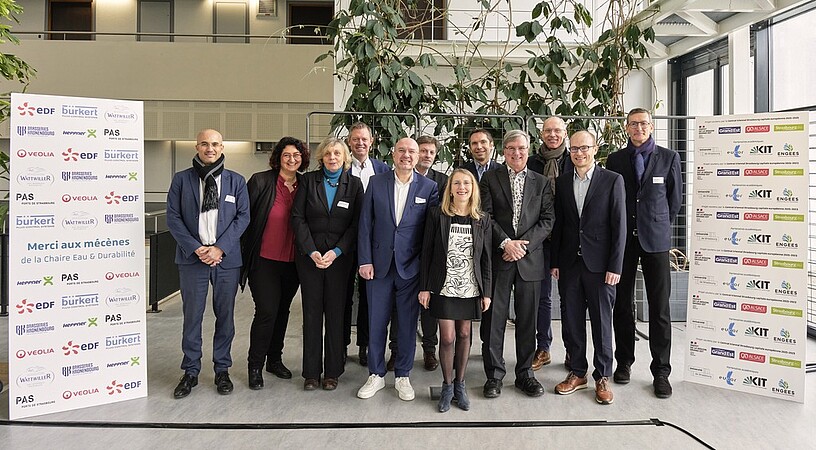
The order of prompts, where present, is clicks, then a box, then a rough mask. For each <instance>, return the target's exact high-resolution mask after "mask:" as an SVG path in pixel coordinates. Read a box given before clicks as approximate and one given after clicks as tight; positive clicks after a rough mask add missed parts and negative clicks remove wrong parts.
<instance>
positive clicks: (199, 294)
mask: <svg viewBox="0 0 816 450" xmlns="http://www.w3.org/2000/svg"><path fill="white" fill-rule="evenodd" d="M196 151H197V154H196V156H195V157H194V158H193V167H191V168H189V169H187V170H183V171H181V172H178V173H176V174H175V176H173V181H172V183H171V184H170V190H169V191H168V192H167V227H168V228H169V229H170V233H171V234H172V235H173V238H175V240H176V264H177V265H178V269H179V279H180V282H181V302H182V313H183V316H184V328H183V333H182V339H181V349H182V351H183V353H184V358H183V359H182V362H181V369H182V370H184V376H182V377H181V381H179V384H178V386H176V389H175V390H174V391H173V396H174V397H175V398H183V397H186V396H188V395H190V391H191V390H192V388H193V387H195V386H196V385H197V384H198V374H199V372H200V371H201V322H202V320H203V317H204V309H205V308H206V306H207V290H208V288H209V285H210V284H212V286H213V312H214V314H215V336H214V337H213V364H214V369H215V385H216V389H217V390H218V393H219V394H229V393H230V392H232V389H233V385H232V381H231V380H230V378H229V372H228V371H229V368H230V367H231V366H232V356H231V355H230V349H231V347H232V339H233V337H234V336H235V325H234V323H233V311H234V309H235V294H236V293H237V292H238V279H239V277H240V270H241V244H240V238H241V234H243V232H244V230H245V229H246V227H247V225H249V196H248V195H247V188H246V181H245V180H244V177H242V176H241V175H238V174H237V173H235V172H233V171H231V170H226V169H224V154H223V151H224V144H223V138H222V137H221V133H219V132H217V131H215V130H209V129H207V130H202V131H201V132H199V133H198V136H197V137H196Z"/></svg>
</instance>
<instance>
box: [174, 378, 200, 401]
mask: <svg viewBox="0 0 816 450" xmlns="http://www.w3.org/2000/svg"><path fill="white" fill-rule="evenodd" d="M197 385H198V377H197V376H195V375H191V374H189V373H185V374H184V376H183V377H181V380H179V384H178V386H176V389H175V390H174V391H173V397H175V398H184V397H187V396H188V395H190V391H192V390H193V388H194V387H196V386H197Z"/></svg>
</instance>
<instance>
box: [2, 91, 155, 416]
mask: <svg viewBox="0 0 816 450" xmlns="http://www.w3.org/2000/svg"><path fill="white" fill-rule="evenodd" d="M10 145H11V147H10V153H11V155H10V157H11V173H10V179H9V196H10V211H9V232H10V239H9V241H10V249H9V263H10V267H9V278H10V280H9V294H10V297H9V306H10V313H9V389H10V395H9V417H10V418H11V419H19V418H24V417H29V416H34V415H38V414H45V413H52V412H58V411H66V410H71V409H76V408H81V407H87V406H93V405H100V404H105V403H113V402H117V401H121V400H127V399H132V398H137V397H144V396H146V395H147V356H146V355H147V342H146V334H145V331H146V323H145V310H146V307H145V278H144V276H145V253H144V246H145V244H144V242H145V241H144V239H145V237H144V223H143V221H144V198H143V197H144V170H143V168H144V127H143V106H142V102H133V101H120V100H104V99H91V98H76V97H55V96H46V95H31V94H12V98H11V144H10Z"/></svg>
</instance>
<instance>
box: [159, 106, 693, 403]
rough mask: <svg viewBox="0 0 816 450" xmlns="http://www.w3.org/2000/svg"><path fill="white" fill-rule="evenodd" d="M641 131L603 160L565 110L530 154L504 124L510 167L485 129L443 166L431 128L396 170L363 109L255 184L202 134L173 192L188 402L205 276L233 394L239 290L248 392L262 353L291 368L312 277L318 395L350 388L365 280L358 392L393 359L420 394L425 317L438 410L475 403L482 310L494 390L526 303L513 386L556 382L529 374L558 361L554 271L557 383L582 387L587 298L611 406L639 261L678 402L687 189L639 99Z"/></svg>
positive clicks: (226, 386) (284, 143)
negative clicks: (680, 222)
mask: <svg viewBox="0 0 816 450" xmlns="http://www.w3.org/2000/svg"><path fill="white" fill-rule="evenodd" d="M626 130H627V132H628V134H629V136H630V140H629V143H628V145H627V147H626V148H625V149H621V150H619V151H617V152H615V153H613V154H612V155H610V157H609V159H608V162H607V168H602V167H600V166H598V165H597V164H596V162H595V155H596V153H597V149H598V146H597V143H596V140H595V137H594V136H593V135H592V134H591V133H589V132H586V131H579V132H576V133H575V134H573V135H572V136H571V137H570V139H569V140H568V139H567V136H566V134H567V128H566V124H565V123H564V121H563V120H561V119H560V118H558V117H550V118H548V119H547V120H546V121H545V122H544V126H543V130H542V132H541V137H542V140H543V142H544V146H543V147H542V150H541V152H540V153H538V154H536V155H533V156H532V157H531V156H530V154H529V150H530V141H529V136H528V134H527V133H526V132H523V131H510V132H508V133H507V134H506V135H505V136H504V139H503V142H502V145H503V154H504V158H505V163H504V164H502V165H500V164H498V163H496V162H495V161H494V159H493V153H494V143H493V138H492V136H491V134H490V132H489V131H488V130H484V129H477V130H474V131H473V132H471V134H470V136H469V139H468V144H469V148H470V151H471V155H472V157H473V161H472V162H469V163H466V164H464V165H463V166H462V167H460V168H458V169H456V170H454V171H453V173H452V174H451V175H450V177H446V176H445V175H444V174H442V173H439V172H436V171H434V170H433V169H432V168H431V166H432V165H433V163H434V161H435V157H436V154H437V152H438V150H439V148H438V146H439V144H438V142H437V141H436V139H434V138H432V137H428V136H423V137H421V138H419V139H418V140H417V141H414V140H413V139H411V138H403V139H400V140H399V141H397V143H396V144H395V146H394V148H393V153H392V156H393V163H394V168H393V170H391V169H389V168H388V166H387V165H385V164H384V163H383V162H381V161H376V160H373V159H371V158H370V157H369V150H370V147H371V144H372V142H373V139H372V135H371V130H370V128H369V127H368V126H367V125H365V124H364V123H356V124H354V125H352V126H351V127H350V133H349V138H348V141H347V142H346V141H344V140H341V139H338V138H327V139H326V140H324V141H323V142H322V143H321V144H320V145H319V146H318V148H317V150H316V154H315V157H316V159H317V161H318V168H317V169H316V170H314V171H311V172H307V173H305V174H302V172H303V171H304V170H306V169H307V168H308V167H309V159H310V154H309V149H308V148H306V146H305V145H304V144H303V142H301V141H299V140H297V139H294V138H288V137H287V138H283V139H281V140H280V141H279V142H278V143H277V145H276V146H275V149H274V150H273V152H272V155H271V157H270V161H269V165H270V170H267V171H265V172H259V173H256V174H254V175H253V176H252V177H251V178H250V180H249V182H248V183H247V184H246V185H245V184H244V181H243V178H242V177H241V176H240V175H238V174H236V173H234V172H231V171H229V170H226V169H224V155H223V153H222V152H223V143H222V138H221V135H220V134H219V133H218V132H217V131H215V130H204V131H202V132H201V133H199V135H198V137H197V141H196V150H197V155H196V157H195V158H194V159H193V167H192V168H191V169H188V170H185V171H182V172H179V173H177V174H176V176H175V177H174V178H173V182H172V185H171V187H170V190H169V192H168V202H167V210H168V227H169V228H170V231H171V233H172V234H173V236H174V237H175V238H176V241H177V243H178V249H177V254H176V263H177V264H178V265H179V272H180V277H181V293H182V304H183V313H184V330H183V337H182V350H183V352H184V358H183V360H182V365H181V368H182V370H184V375H183V376H182V378H181V380H180V382H179V384H178V386H177V387H176V389H175V391H174V396H175V397H176V398H183V397H186V396H187V395H189V394H190V392H191V390H192V388H193V387H195V386H196V385H197V383H198V374H199V372H200V370H201V321H202V316H203V311H204V308H205V304H206V298H207V289H208V286H209V284H212V286H213V305H214V307H213V309H214V312H215V316H216V327H215V336H214V339H213V363H214V370H215V385H216V389H217V391H218V392H219V393H221V394H228V393H230V392H231V391H232V390H233V385H232V382H231V380H230V378H229V374H228V369H229V367H230V366H231V365H232V361H231V357H230V346H231V343H232V339H233V337H234V326H233V319H232V312H233V309H234V300H235V295H236V293H237V288H238V286H239V285H240V286H241V287H242V288H243V287H244V286H245V285H246V283H247V282H248V283H249V286H250V289H251V291H252V296H253V300H254V302H255V316H254V319H253V322H252V328H251V330H250V345H249V354H248V358H247V361H248V384H249V387H250V388H251V389H261V388H263V386H264V380H263V375H262V372H263V369H264V365H265V366H266V367H265V368H266V371H267V372H271V373H273V374H274V375H276V376H277V377H280V378H291V377H292V373H291V371H290V370H289V369H288V368H287V367H286V366H285V365H284V364H283V362H282V351H283V343H284V337H285V334H286V327H287V324H288V318H289V309H290V305H291V302H292V299H293V298H294V295H295V293H296V291H297V289H298V287H300V289H301V297H302V301H303V369H302V375H303V378H304V385H303V386H304V389H305V390H315V389H318V388H322V389H324V390H334V389H336V388H337V385H338V382H339V378H340V376H341V375H342V374H343V371H344V366H345V362H346V359H347V348H348V346H349V345H350V343H351V311H352V302H351V293H352V290H353V287H354V285H355V284H357V285H358V287H359V296H358V298H359V303H358V316H357V345H358V347H359V350H358V356H359V361H360V363H361V364H363V365H367V366H368V369H369V377H368V379H367V380H366V382H365V384H364V385H363V386H362V387H361V388H359V390H358V391H357V396H358V397H359V398H363V399H365V398H370V397H372V396H374V395H375V394H376V393H377V392H378V391H380V390H381V389H383V388H384V387H385V385H386V382H385V376H386V373H387V371H388V370H390V366H392V365H393V370H394V372H395V384H394V387H395V389H396V391H397V393H398V396H399V398H400V399H402V400H406V401H408V400H413V399H414V398H415V392H414V389H413V387H412V386H411V383H410V380H409V375H410V371H411V369H412V368H413V363H414V354H415V351H416V325H417V320H418V319H421V330H422V335H423V339H422V347H423V353H424V363H425V368H426V369H428V370H433V369H435V368H436V366H437V364H439V365H441V367H442V377H443V384H442V390H441V396H440V400H439V402H438V409H439V411H440V412H444V411H447V410H449V409H450V407H451V404H452V403H455V404H457V405H458V407H459V408H461V409H463V410H467V409H469V408H470V400H469V398H468V393H467V389H466V387H465V380H464V375H465V372H466V368H467V362H468V358H469V355H470V348H471V329H472V321H473V320H478V319H481V328H480V335H481V340H482V359H483V364H484V371H485V375H486V378H487V381H486V382H485V384H484V387H483V394H484V396H485V397H486V398H495V397H498V396H500V395H501V392H502V380H503V378H504V376H505V374H506V367H505V362H504V336H505V329H506V326H507V322H508V319H509V318H510V314H511V311H510V310H511V308H512V309H513V310H514V313H515V338H516V339H515V341H516V346H515V351H516V367H515V386H516V387H517V388H518V389H519V390H521V391H522V392H523V393H525V394H527V395H529V396H533V397H536V396H540V395H542V394H543V393H544V388H543V386H542V385H541V384H540V383H539V382H538V381H537V380H536V378H535V376H534V371H535V370H538V369H540V368H541V367H542V366H544V365H546V364H549V363H550V362H551V356H550V346H551V344H552V330H551V323H550V322H551V316H552V314H551V309H552V301H551V299H550V291H551V287H552V284H551V283H552V280H553V279H555V280H557V281H558V289H559V293H560V298H561V302H560V304H561V317H562V323H563V326H562V339H563V342H564V345H565V348H566V355H567V358H566V361H565V364H566V366H567V370H568V375H567V377H566V378H565V379H564V381H563V382H561V383H559V384H558V385H556V386H555V392H556V393H558V394H570V393H572V392H575V391H576V390H579V389H583V388H586V387H587V372H588V370H589V367H588V362H587V357H586V353H587V342H586V320H585V317H586V314H587V311H589V317H590V326H591V333H592V338H593V345H594V349H595V355H594V358H593V364H594V371H593V372H592V375H593V378H594V380H595V399H596V401H597V402H598V403H602V404H609V403H612V401H613V395H612V391H611V388H610V386H609V379H610V378H612V379H613V380H614V381H615V382H616V383H621V384H625V383H628V382H629V379H630V373H631V365H632V364H633V362H634V317H633V313H632V304H633V301H634V280H635V272H636V270H637V267H638V260H641V261H642V263H643V275H644V279H645V284H646V292H647V296H648V301H649V306H650V307H649V311H650V322H649V328H650V337H651V339H650V347H651V351H652V364H651V371H652V374H653V377H654V381H653V386H654V391H655V394H656V396H657V397H660V398H666V397H669V396H670V395H671V385H670V384H669V382H668V376H669V373H670V371H671V366H670V363H669V359H670V347H671V323H670V317H669V300H668V297H669V292H670V279H669V258H668V250H669V249H670V244H671V229H670V227H671V222H672V220H673V219H674V217H675V216H676V214H677V213H678V211H679V209H680V203H681V195H682V179H681V173H680V161H679V156H678V155H677V153H676V152H674V151H672V150H669V149H665V148H663V147H659V146H656V145H655V143H654V139H653V138H652V137H651V132H652V130H653V126H652V123H651V115H650V114H649V112H648V111H646V110H643V109H635V110H632V111H631V112H630V113H629V114H628V116H627V122H626ZM663 260H665V261H663ZM647 266H648V268H647ZM355 278H357V280H355ZM355 281H356V283H355ZM511 296H512V298H513V301H512V302H511ZM616 300H617V301H616ZM420 311H421V313H420ZM389 327H390V333H389ZM437 330H438V331H437ZM613 333H614V335H615V337H614V345H615V349H616V350H615V353H614V355H613ZM437 334H438V338H437ZM387 340H390V345H389V347H390V348H391V359H390V360H389V361H388V362H386V359H385V347H386V341H387ZM437 345H438V346H439V359H438V363H437V359H436V356H435V347H436V346H437ZM613 359H617V369H615V370H614V374H613V369H612V365H613Z"/></svg>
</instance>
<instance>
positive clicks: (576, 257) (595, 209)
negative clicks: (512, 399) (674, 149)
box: [551, 131, 626, 405]
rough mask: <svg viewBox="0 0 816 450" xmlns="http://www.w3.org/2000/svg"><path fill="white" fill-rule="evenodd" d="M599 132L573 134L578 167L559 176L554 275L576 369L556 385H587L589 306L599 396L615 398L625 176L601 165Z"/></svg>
mask: <svg viewBox="0 0 816 450" xmlns="http://www.w3.org/2000/svg"><path fill="white" fill-rule="evenodd" d="M597 152H598V146H597V145H596V142H595V137H594V136H593V135H592V134H590V133H589V132H587V131H579V132H577V133H575V134H573V135H572V137H571V138H570V159H571V160H572V163H573V164H574V166H575V169H574V170H573V171H572V172H567V173H564V174H562V175H561V176H559V177H558V179H557V181H556V188H555V227H554V228H553V233H552V269H551V273H552V276H553V278H555V279H557V280H558V290H559V293H560V294H561V301H562V302H563V304H564V306H565V310H566V314H565V316H564V318H563V319H562V323H563V325H564V328H565V330H566V333H565V334H566V335H568V336H569V339H565V342H566V345H567V351H568V352H569V354H570V356H571V359H570V366H571V371H570V373H569V374H568V375H567V378H566V379H565V380H564V381H563V382H561V383H560V384H558V385H557V386H556V387H555V392H556V393H557V394H562V395H566V394H571V393H573V392H575V391H576V390H578V389H584V388H586V387H587V377H586V375H587V370H588V366H589V365H588V364H587V359H586V351H587V343H586V311H587V309H589V320H590V325H591V327H592V344H593V346H594V347H595V357H594V361H593V362H594V365H595V371H593V372H592V377H593V378H594V379H595V400H596V401H597V402H598V403H600V404H604V405H608V404H610V403H612V400H613V396H612V390H611V389H610V388H609V377H610V376H612V308H613V305H614V304H615V285H616V284H618V281H620V273H621V268H622V266H623V248H624V244H625V243H626V209H625V196H624V190H623V178H622V177H621V176H620V175H618V174H617V173H615V172H611V171H609V170H605V169H603V168H601V167H599V166H596V165H595V154H596V153H597Z"/></svg>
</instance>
